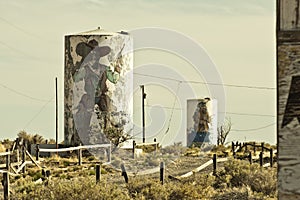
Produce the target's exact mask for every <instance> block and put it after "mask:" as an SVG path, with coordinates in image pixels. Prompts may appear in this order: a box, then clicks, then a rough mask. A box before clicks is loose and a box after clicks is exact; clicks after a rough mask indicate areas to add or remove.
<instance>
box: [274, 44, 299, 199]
mask: <svg viewBox="0 0 300 200" xmlns="http://www.w3.org/2000/svg"><path fill="white" fill-rule="evenodd" d="M278 94H279V96H278V144H279V146H278V152H279V170H278V181H279V192H280V194H281V193H298V194H299V197H300V156H299V155H300V153H299V150H300V146H299V141H300V124H299V120H300V45H299V44H292V43H289V44H281V45H279V46H278Z"/></svg>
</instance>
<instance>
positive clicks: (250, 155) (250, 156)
mask: <svg viewBox="0 0 300 200" xmlns="http://www.w3.org/2000/svg"><path fill="white" fill-rule="evenodd" d="M249 162H250V165H251V164H252V153H251V151H250V152H249Z"/></svg>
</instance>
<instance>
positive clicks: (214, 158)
mask: <svg viewBox="0 0 300 200" xmlns="http://www.w3.org/2000/svg"><path fill="white" fill-rule="evenodd" d="M216 171H217V154H214V155H213V175H214V176H215V175H216Z"/></svg>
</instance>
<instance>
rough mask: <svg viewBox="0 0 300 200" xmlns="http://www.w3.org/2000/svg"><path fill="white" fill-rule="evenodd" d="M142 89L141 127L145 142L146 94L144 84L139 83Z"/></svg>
mask: <svg viewBox="0 0 300 200" xmlns="http://www.w3.org/2000/svg"><path fill="white" fill-rule="evenodd" d="M141 89H142V127H143V143H145V141H146V138H145V99H146V94H145V91H144V85H141Z"/></svg>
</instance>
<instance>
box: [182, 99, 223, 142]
mask: <svg viewBox="0 0 300 200" xmlns="http://www.w3.org/2000/svg"><path fill="white" fill-rule="evenodd" d="M217 114H218V112H217V100H216V99H210V98H204V99H189V100H187V146H191V145H193V144H194V145H196V146H202V145H203V144H217V137H218V132H217V125H218V117H217Z"/></svg>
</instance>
